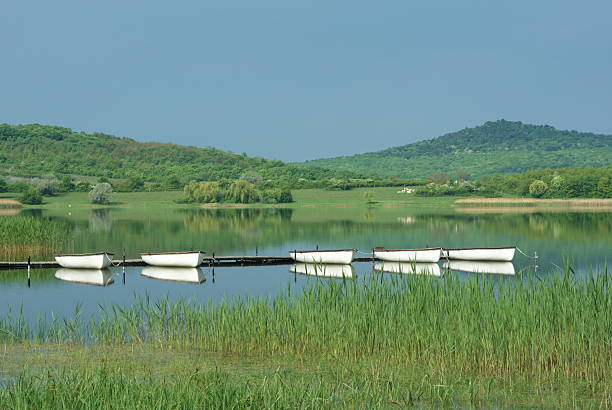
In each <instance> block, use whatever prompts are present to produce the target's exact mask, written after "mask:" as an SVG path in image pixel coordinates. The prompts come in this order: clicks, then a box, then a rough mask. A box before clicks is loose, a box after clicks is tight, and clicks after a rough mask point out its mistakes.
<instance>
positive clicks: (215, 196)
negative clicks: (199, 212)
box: [185, 181, 223, 203]
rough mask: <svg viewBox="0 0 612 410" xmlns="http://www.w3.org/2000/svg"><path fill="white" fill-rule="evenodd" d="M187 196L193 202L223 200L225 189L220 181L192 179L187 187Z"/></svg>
mask: <svg viewBox="0 0 612 410" xmlns="http://www.w3.org/2000/svg"><path fill="white" fill-rule="evenodd" d="M185 196H186V197H187V199H188V200H189V201H191V202H202V203H213V202H221V201H222V200H223V190H222V189H221V187H220V186H219V183H218V182H196V181H192V182H190V183H189V184H188V185H187V186H186V187H185Z"/></svg>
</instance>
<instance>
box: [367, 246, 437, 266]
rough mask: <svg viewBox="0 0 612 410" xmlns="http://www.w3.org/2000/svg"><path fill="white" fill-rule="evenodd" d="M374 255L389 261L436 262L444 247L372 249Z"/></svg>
mask: <svg viewBox="0 0 612 410" xmlns="http://www.w3.org/2000/svg"><path fill="white" fill-rule="evenodd" d="M372 252H373V253H374V257H375V258H376V259H380V260H382V261H389V262H424V263H436V262H438V261H439V260H440V255H441V254H442V248H421V249H385V248H374V249H372Z"/></svg>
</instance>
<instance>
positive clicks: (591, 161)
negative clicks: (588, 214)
mask: <svg viewBox="0 0 612 410" xmlns="http://www.w3.org/2000/svg"><path fill="white" fill-rule="evenodd" d="M305 165H309V166H320V167H325V168H333V169H338V170H349V171H354V172H359V173H364V174H370V175H372V174H376V175H378V176H381V177H391V176H396V177H403V178H423V177H427V176H429V175H430V174H432V173H434V172H437V173H446V174H449V175H458V174H462V175H469V176H470V177H472V178H474V177H481V176H485V175H491V174H497V173H502V174H505V173H516V172H524V171H527V170H530V169H536V168H563V167H584V166H595V167H600V166H607V165H612V135H601V134H592V133H586V132H577V131H560V130H557V129H555V128H554V127H551V126H548V125H529V124H523V123H521V122H511V121H505V120H499V121H493V122H487V123H485V124H483V125H481V126H479V127H475V128H465V129H463V130H461V131H457V132H453V133H449V134H445V135H443V136H441V137H438V138H434V139H431V140H426V141H420V142H416V143H413V144H408V145H402V146H399V147H393V148H388V149H385V150H382V151H377V152H370V153H366V154H359V155H352V156H344V157H336V158H329V159H320V160H314V161H308V162H306V163H305Z"/></svg>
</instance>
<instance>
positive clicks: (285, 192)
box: [278, 188, 293, 204]
mask: <svg viewBox="0 0 612 410" xmlns="http://www.w3.org/2000/svg"><path fill="white" fill-rule="evenodd" d="M278 202H279V203H281V204H288V203H291V202H293V195H291V190H290V189H288V188H284V189H281V194H280V197H279V199H278Z"/></svg>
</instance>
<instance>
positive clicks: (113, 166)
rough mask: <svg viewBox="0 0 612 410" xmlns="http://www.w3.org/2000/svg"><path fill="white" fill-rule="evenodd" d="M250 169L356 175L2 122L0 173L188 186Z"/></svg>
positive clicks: (289, 176)
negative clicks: (166, 181)
mask: <svg viewBox="0 0 612 410" xmlns="http://www.w3.org/2000/svg"><path fill="white" fill-rule="evenodd" d="M246 171H256V172H257V173H259V174H260V175H261V177H263V178H265V179H278V180H289V181H291V180H297V179H299V178H303V179H306V180H321V179H327V178H334V177H339V178H346V177H354V176H356V175H355V174H354V173H352V172H342V171H340V172H338V171H330V170H325V169H321V168H317V167H315V168H312V167H304V166H301V165H296V164H286V163H283V162H281V161H271V160H265V159H263V158H252V157H247V156H246V155H238V154H233V153H230V152H225V151H221V150H218V149H214V148H196V147H189V146H182V145H175V144H164V143H153V142H148V143H142V142H137V141H134V140H133V139H130V138H118V137H114V136H112V135H107V134H102V133H93V134H86V133H83V132H75V131H72V130H71V129H69V128H63V127H57V126H48V125H39V124H31V125H15V126H13V125H8V124H0V175H1V174H5V175H25V176H37V175H43V174H47V173H55V174H77V175H86V176H87V175H89V176H98V177H108V178H130V177H134V176H136V177H139V178H143V179H145V180H147V181H154V182H161V181H163V180H164V179H165V178H178V179H180V180H181V181H184V182H187V181H190V180H220V179H224V178H230V179H235V178H239V177H240V176H241V175H242V174H243V173H244V172H246Z"/></svg>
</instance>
